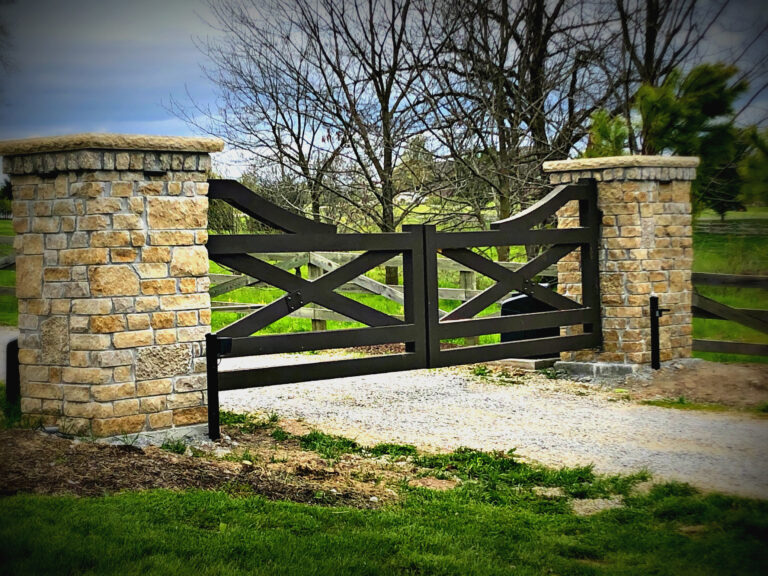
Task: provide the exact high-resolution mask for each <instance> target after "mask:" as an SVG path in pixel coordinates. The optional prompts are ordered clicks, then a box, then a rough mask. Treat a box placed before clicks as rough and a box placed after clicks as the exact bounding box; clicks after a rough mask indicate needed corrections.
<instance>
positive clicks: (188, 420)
mask: <svg viewBox="0 0 768 576" xmlns="http://www.w3.org/2000/svg"><path fill="white" fill-rule="evenodd" d="M207 420H208V409H207V408H206V407H205V406H197V407H194V408H181V409H177V410H174V411H173V425H174V426H190V425H192V424H200V423H202V422H207Z"/></svg>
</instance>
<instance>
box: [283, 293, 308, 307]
mask: <svg viewBox="0 0 768 576" xmlns="http://www.w3.org/2000/svg"><path fill="white" fill-rule="evenodd" d="M285 305H286V306H288V310H290V311H291V312H293V311H294V310H298V309H299V308H301V307H302V306H304V300H303V298H302V297H301V292H299V291H296V292H291V293H290V294H286V295H285Z"/></svg>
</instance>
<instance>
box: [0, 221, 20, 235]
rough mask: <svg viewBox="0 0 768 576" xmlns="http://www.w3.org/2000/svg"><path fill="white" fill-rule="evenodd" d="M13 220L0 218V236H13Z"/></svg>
mask: <svg viewBox="0 0 768 576" xmlns="http://www.w3.org/2000/svg"><path fill="white" fill-rule="evenodd" d="M15 234H16V233H15V232H14V231H13V220H10V219H9V220H0V236H15Z"/></svg>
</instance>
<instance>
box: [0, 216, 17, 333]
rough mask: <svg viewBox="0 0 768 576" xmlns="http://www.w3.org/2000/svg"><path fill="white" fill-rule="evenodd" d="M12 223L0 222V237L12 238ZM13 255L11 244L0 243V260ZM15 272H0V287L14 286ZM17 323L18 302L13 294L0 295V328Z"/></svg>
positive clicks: (9, 221)
mask: <svg viewBox="0 0 768 576" xmlns="http://www.w3.org/2000/svg"><path fill="white" fill-rule="evenodd" d="M14 235H15V234H14V232H13V222H12V221H11V220H0V236H14ZM12 253H13V244H10V243H5V242H0V258H2V257H3V256H7V255H8V254H12ZM15 285H16V270H7V269H6V270H0V286H15ZM18 323H19V312H18V302H17V301H16V297H15V296H14V295H13V294H3V293H0V326H16V325H17V324H18Z"/></svg>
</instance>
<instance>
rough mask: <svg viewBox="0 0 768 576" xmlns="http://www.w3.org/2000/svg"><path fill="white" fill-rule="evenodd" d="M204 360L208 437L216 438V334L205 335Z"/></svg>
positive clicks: (218, 430)
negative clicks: (206, 376) (206, 382)
mask: <svg viewBox="0 0 768 576" xmlns="http://www.w3.org/2000/svg"><path fill="white" fill-rule="evenodd" d="M205 360H206V372H207V375H208V437H209V438H210V439H211V440H218V439H219V438H220V437H221V430H220V429H219V338H218V337H217V336H216V334H206V335H205Z"/></svg>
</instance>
